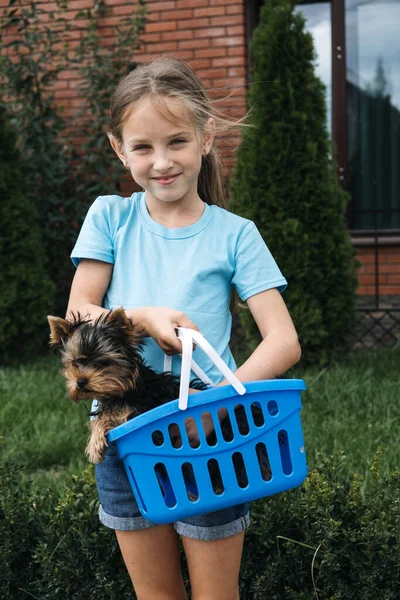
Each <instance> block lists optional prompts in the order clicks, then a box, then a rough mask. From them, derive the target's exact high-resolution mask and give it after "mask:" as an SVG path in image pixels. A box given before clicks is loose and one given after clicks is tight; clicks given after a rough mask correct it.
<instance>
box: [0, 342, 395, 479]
mask: <svg viewBox="0 0 400 600" xmlns="http://www.w3.org/2000/svg"><path fill="white" fill-rule="evenodd" d="M399 365H400V350H398V349H397V350H391V351H390V350H387V351H386V350H385V351H376V352H372V351H368V352H362V353H354V354H352V355H350V356H348V357H346V358H345V359H343V362H342V363H341V364H337V365H335V366H332V367H331V368H329V369H308V370H306V371H304V372H299V371H295V372H294V373H293V375H294V376H295V377H300V378H302V379H304V380H305V382H306V384H307V388H308V389H307V392H305V393H304V394H303V411H302V421H303V428H304V437H305V446H306V452H307V460H308V463H309V466H310V468H312V467H314V466H316V465H317V464H318V463H319V462H320V461H321V460H322V459H323V458H324V457H325V456H327V455H329V454H333V453H337V452H343V453H344V454H345V456H346V460H345V469H346V470H347V474H350V473H352V472H354V471H357V472H358V473H360V474H363V475H364V474H365V473H367V471H368V468H369V466H370V464H371V462H372V460H373V457H374V456H375V454H376V452H377V450H378V448H379V446H381V447H382V448H383V450H384V455H383V465H382V467H383V472H384V473H388V472H390V471H391V470H393V469H394V468H396V467H397V465H398V464H399V461H398V449H399V446H400V428H399V420H400V401H399V390H400V369H399ZM59 368H60V363H59V361H58V360H57V359H56V358H54V357H47V358H44V359H43V358H41V359H37V360H35V361H32V362H30V363H29V364H26V365H24V366H20V367H7V368H2V369H0V397H1V403H0V435H1V436H2V437H3V451H2V454H3V457H4V458H5V459H7V460H8V459H12V460H14V461H16V462H18V463H22V464H23V465H24V473H25V474H26V475H31V476H33V477H34V480H35V481H36V482H37V484H38V485H41V486H42V485H47V486H50V487H52V488H53V489H56V490H60V489H61V488H62V487H63V485H64V482H65V481H67V480H68V479H69V477H70V475H71V474H72V473H74V472H77V471H79V470H81V469H82V468H84V467H86V466H87V459H86V457H85V455H84V449H85V445H86V440H87V437H88V429H87V424H88V416H87V408H89V406H87V407H85V406H84V405H75V404H73V403H72V402H71V401H70V400H68V398H67V395H66V392H65V389H64V380H63V378H62V376H61V375H60V374H59V372H58V371H59Z"/></svg>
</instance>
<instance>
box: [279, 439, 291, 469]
mask: <svg viewBox="0 0 400 600" xmlns="http://www.w3.org/2000/svg"><path fill="white" fill-rule="evenodd" d="M278 443H279V451H280V454H281V462H282V471H283V472H284V474H285V475H291V474H292V473H293V465H292V458H291V456H290V445H289V436H288V433H287V431H286V430H285V429H281V430H280V431H279V432H278Z"/></svg>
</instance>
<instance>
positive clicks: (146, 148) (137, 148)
mask: <svg viewBox="0 0 400 600" xmlns="http://www.w3.org/2000/svg"><path fill="white" fill-rule="evenodd" d="M149 148H150V146H147V145H146V144H139V145H137V146H134V147H133V148H132V150H139V151H140V150H148V149H149Z"/></svg>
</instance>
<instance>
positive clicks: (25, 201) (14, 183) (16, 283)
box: [0, 106, 54, 362]
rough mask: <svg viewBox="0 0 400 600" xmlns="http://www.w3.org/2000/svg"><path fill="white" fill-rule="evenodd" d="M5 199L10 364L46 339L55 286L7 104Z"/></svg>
mask: <svg viewBox="0 0 400 600" xmlns="http://www.w3.org/2000/svg"><path fill="white" fill-rule="evenodd" d="M0 198H1V201H0V255H1V256H2V258H3V262H2V268H1V271H0V313H1V319H0V362H5V361H6V360H9V359H10V358H12V357H14V356H16V355H17V353H23V352H25V351H26V349H27V345H28V344H29V342H32V341H33V342H36V343H37V344H40V342H42V341H43V338H42V337H41V334H43V328H44V327H46V314H47V313H48V311H49V309H50V308H51V306H52V304H53V298H54V286H53V284H52V283H51V281H50V279H49V278H48V275H47V273H46V260H45V254H44V251H43V248H42V244H41V236H40V229H39V225H38V219H37V214H36V209H35V206H34V205H33V203H32V200H31V199H30V198H29V197H28V195H27V194H26V191H25V184H24V173H23V169H22V168H21V161H20V155H19V153H18V151H17V149H16V135H15V132H14V131H13V130H12V129H11V128H10V126H9V123H8V117H7V114H6V111H5V109H4V107H3V106H0ZM46 329H47V327H46Z"/></svg>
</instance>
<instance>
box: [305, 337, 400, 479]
mask: <svg viewBox="0 0 400 600" xmlns="http://www.w3.org/2000/svg"><path fill="white" fill-rule="evenodd" d="M399 366H400V350H399V349H396V350H380V351H365V352H358V353H353V354H351V355H350V356H348V357H345V358H344V359H343V362H342V363H341V364H337V365H335V366H333V367H331V368H329V369H326V370H325V369H322V370H316V369H314V370H312V369H311V370H308V371H307V372H306V373H304V374H303V379H304V380H305V382H306V384H307V388H308V390H307V392H306V393H305V394H304V395H303V411H302V420H303V428H304V437H305V446H306V452H307V459H308V463H309V464H310V466H315V465H317V464H318V463H319V461H320V460H321V457H324V456H326V455H327V454H336V453H338V452H343V453H344V454H345V457H346V461H345V465H346V469H347V472H348V474H349V473H353V472H354V471H357V472H358V473H359V474H361V475H366V474H367V472H368V469H369V466H370V465H371V463H372V460H373V458H374V456H375V455H376V453H377V451H378V448H379V447H382V449H383V463H382V474H384V473H385V474H388V473H389V472H391V471H393V470H394V469H395V468H396V467H398V465H399V458H398V456H399V450H398V449H399V445H400V428H399V421H400V394H399V392H400V368H399ZM297 375H298V376H301V373H297ZM318 455H320V456H318Z"/></svg>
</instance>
